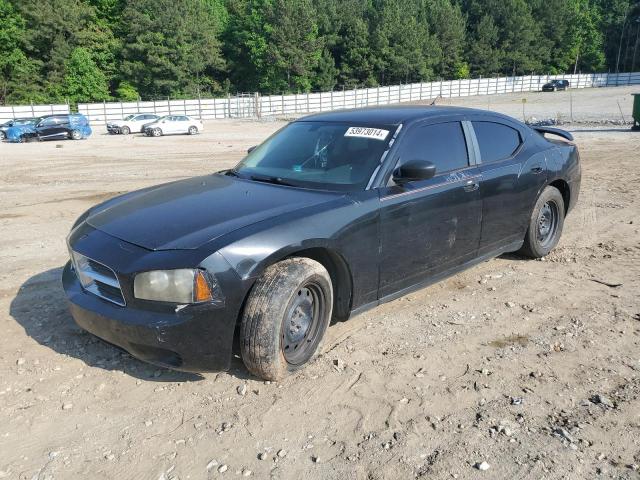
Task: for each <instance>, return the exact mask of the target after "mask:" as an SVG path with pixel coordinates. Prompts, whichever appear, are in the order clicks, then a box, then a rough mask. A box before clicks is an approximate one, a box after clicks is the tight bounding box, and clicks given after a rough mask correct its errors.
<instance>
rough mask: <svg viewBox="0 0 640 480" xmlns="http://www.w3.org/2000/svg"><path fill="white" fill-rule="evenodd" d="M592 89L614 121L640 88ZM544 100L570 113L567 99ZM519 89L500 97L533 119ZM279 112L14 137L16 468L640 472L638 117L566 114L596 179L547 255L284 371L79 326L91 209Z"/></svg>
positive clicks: (222, 150)
mask: <svg viewBox="0 0 640 480" xmlns="http://www.w3.org/2000/svg"><path fill="white" fill-rule="evenodd" d="M574 93H575V95H576V96H578V95H583V94H584V96H585V99H583V100H581V105H582V106H583V108H585V109H587V98H586V97H589V98H590V99H591V100H592V101H593V106H592V107H589V108H591V110H590V111H591V112H593V118H596V117H597V118H598V119H602V118H603V117H602V114H603V113H605V114H606V113H607V112H608V110H606V108H605V107H604V106H605V104H606V105H610V104H611V102H614V104H615V100H616V99H617V98H623V97H622V96H625V95H626V96H628V92H626V89H623V88H620V89H599V90H593V91H580V92H574ZM536 95H537V96H536V97H535V98H536V99H539V98H540V99H541V100H539V101H540V102H547V103H546V104H547V107H546V109H547V110H546V111H552V109H553V106H554V102H555V101H556V99H560V98H562V97H561V96H562V95H563V93H558V94H545V95H544V97H543V96H542V94H536ZM607 96H608V97H609V100H606V101H605V100H604V97H607ZM532 98H533V97H532ZM625 98H626V97H625ZM591 100H589V101H591ZM467 101H468V103H471V104H473V103H474V102H476V101H477V102H480V101H481V99H467ZM515 101H516V100H515V97H514V98H513V99H509V98H507V97H500V98H499V97H492V106H493V107H494V108H502V109H503V110H504V111H506V112H507V113H509V112H511V113H512V114H514V115H516V116H517V108H518V106H519V107H520V108H521V107H522V105H521V104H520V105H512V103H513V102H515ZM536 101H538V100H536ZM461 103H464V102H461ZM531 103H533V101H531ZM499 104H503V106H497V105H499ZM527 105H529V103H528V104H527ZM477 106H481V105H477ZM623 108H626V107H623ZM510 109H515V111H512V110H510ZM585 111H586V110H585ZM613 111H615V109H614V110H613ZM628 111H630V109H629V108H627V109H626V110H625V114H626V113H627V112H628ZM597 112H600V113H601V115H600V116H597V115H596V113H597ZM586 113H588V114H589V115H591V114H590V113H589V112H588V111H587V112H586ZM281 125H282V123H279V122H270V123H269V122H244V121H242V122H241V121H219V122H215V123H213V122H210V123H208V124H207V125H206V126H207V131H206V132H205V133H203V134H201V135H199V136H197V137H171V138H170V137H165V138H159V139H154V138H143V137H138V136H129V137H110V136H107V135H103V134H100V132H98V134H96V135H95V136H94V137H92V138H91V139H89V140H87V141H81V142H59V143H58V142H49V143H41V144H26V145H10V144H0V164H1V165H2V171H1V172H0V192H1V195H0V232H1V234H0V262H1V263H2V265H3V268H2V270H0V281H1V286H0V331H1V332H2V342H1V343H0V479H4V478H10V479H27V480H28V479H54V478H55V479H77V478H91V479H112V478H124V479H129V478H131V479H134V478H135V479H150V480H169V479H178V478H179V479H212V478H225V477H227V478H238V477H242V476H243V475H244V476H247V477H254V478H277V479H299V478H310V479H344V478H353V479H372V480H373V479H383V478H393V479H395V478H403V479H404V478H418V477H427V478H459V479H475V478H531V479H534V478H558V479H559V478H570V479H584V478H623V479H627V478H628V479H637V478H640V473H639V471H638V468H639V467H638V466H639V465H640V297H639V296H638V290H639V288H640V226H639V225H640V218H639V217H640V215H639V213H640V195H639V194H638V187H637V186H638V184H639V183H640V168H639V167H638V161H639V160H640V156H639V155H638V151H639V150H640V133H632V132H630V131H629V130H628V129H626V128H624V129H622V128H617V127H616V128H612V127H610V128H593V127H580V128H572V127H569V128H571V129H572V131H573V132H574V134H575V136H576V142H577V143H578V145H579V147H580V149H581V153H582V162H583V185H582V192H581V194H580V201H579V204H578V206H577V208H576V210H575V211H574V212H572V214H571V215H570V216H569V217H568V219H567V222H566V224H565V232H564V236H563V239H562V241H561V243H560V245H559V247H558V248H557V249H556V251H555V252H553V253H552V254H551V255H550V256H549V257H548V258H546V259H545V260H544V261H528V260H523V259H521V258H518V257H516V256H513V255H508V256H503V257H500V258H498V259H495V260H491V261H489V262H485V263H483V264H481V265H479V266H477V267H475V268H473V269H471V270H468V271H466V272H464V273H461V274H459V275H456V276H454V277H452V278H450V279H448V280H446V281H444V282H440V283H438V284H436V285H434V286H432V287H429V288H426V289H423V290H420V291H418V292H416V293H413V294H411V295H409V296H407V297H404V298H401V299H399V300H396V301H394V302H392V303H388V304H386V305H383V306H381V307H379V308H376V309H374V310H371V311H369V312H367V313H365V314H362V315H359V316H357V317H355V318H352V319H351V320H349V321H347V322H344V323H339V324H336V325H333V326H331V327H330V328H329V330H328V339H327V341H326V342H325V347H324V350H323V352H322V354H321V355H320V356H319V357H318V358H317V359H316V360H315V361H314V362H313V363H312V364H311V365H310V366H309V367H308V368H306V369H305V370H303V371H302V372H300V373H298V374H296V375H294V376H292V377H290V378H288V379H286V380H285V381H283V382H281V383H277V384H276V383H268V382H267V383H265V382H262V381H258V380H256V379H254V378H251V377H250V376H249V375H248V374H247V372H246V370H245V369H244V368H243V366H242V363H241V362H240V360H238V359H236V360H235V361H234V363H233V366H232V369H231V371H229V372H225V373H219V374H215V373H214V374H205V375H202V376H198V375H187V374H181V373H176V372H172V371H168V370H162V369H157V368H155V367H152V366H149V365H146V364H144V363H142V362H139V361H137V360H135V359H133V358H131V357H130V356H129V355H127V354H126V353H122V352H120V351H119V350H116V349H114V348H113V347H111V346H109V345H106V344H104V343H102V342H100V341H99V340H97V339H96V338H94V337H92V336H91V335H89V334H86V333H84V332H82V331H81V330H80V329H79V328H77V327H76V326H75V325H74V323H73V321H72V319H71V317H70V315H69V313H68V311H67V308H66V305H65V300H64V295H63V293H62V290H61V287H60V281H59V277H60V272H61V265H62V264H63V263H64V262H65V261H66V258H67V253H66V248H65V241H64V240H65V237H66V234H67V233H68V230H69V228H70V226H71V224H72V222H73V220H74V219H75V218H76V217H77V216H78V215H79V214H80V213H82V211H84V210H85V209H86V208H88V207H90V206H91V205H93V204H95V203H97V202H99V201H100V200H102V199H105V198H108V197H110V196H113V195H116V194H118V193H120V192H124V191H129V190H132V189H136V188H142V187H145V186H149V185H153V184H157V183H160V182H164V181H169V180H174V179H178V178H184V177H189V176H193V175H198V174H202V173H206V172H210V171H213V170H218V169H221V168H224V167H228V166H230V165H233V164H234V163H235V162H236V161H237V160H238V159H239V158H240V157H241V156H242V152H243V151H244V150H245V149H246V148H247V147H249V146H251V145H254V144H256V143H258V142H259V141H260V140H261V139H264V138H265V137H266V136H267V135H268V134H270V133H271V132H273V131H274V130H275V129H277V128H279V127H280V126H281Z"/></svg>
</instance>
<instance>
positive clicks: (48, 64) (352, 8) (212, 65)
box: [0, 0, 640, 104]
mask: <svg viewBox="0 0 640 480" xmlns="http://www.w3.org/2000/svg"><path fill="white" fill-rule="evenodd" d="M639 33H640V8H639V3H638V2H635V1H632V0H528V1H527V0H46V1H42V0H0V104H1V103H6V104H17V103H25V102H34V103H42V102H45V103H48V102H61V101H62V102H63V101H69V102H72V103H73V102H81V101H103V100H112V99H119V100H137V99H138V98H142V99H158V98H167V97H171V98H190V97H197V96H198V95H200V96H214V95H223V94H226V93H229V92H238V91H244V92H254V91H259V92H262V93H281V92H307V91H318V90H320V91H327V90H332V89H335V88H354V87H362V86H376V85H389V84H398V83H408V82H416V81H429V80H437V79H444V80H448V79H458V78H469V77H478V76H484V77H487V76H495V75H523V74H530V73H534V72H535V73H538V74H546V73H548V74H556V73H573V72H580V71H584V72H594V71H607V70H608V71H617V70H619V71H629V70H632V69H636V68H638V67H640V53H638V49H639V48H638V47H639V38H638V37H639Z"/></svg>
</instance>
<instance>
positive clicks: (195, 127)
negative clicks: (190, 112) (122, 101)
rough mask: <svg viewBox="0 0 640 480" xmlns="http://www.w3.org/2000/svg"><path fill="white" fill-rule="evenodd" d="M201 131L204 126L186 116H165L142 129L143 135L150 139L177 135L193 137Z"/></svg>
mask: <svg viewBox="0 0 640 480" xmlns="http://www.w3.org/2000/svg"><path fill="white" fill-rule="evenodd" d="M203 130H204V125H202V122H201V121H200V120H198V119H195V118H193V117H188V116H186V115H167V116H164V117H161V118H159V119H158V120H156V121H155V122H153V123H150V124H148V125H145V127H144V133H145V134H146V135H148V136H150V137H160V136H162V135H174V134H179V133H188V134H189V135H195V134H197V133H200V132H201V131H203Z"/></svg>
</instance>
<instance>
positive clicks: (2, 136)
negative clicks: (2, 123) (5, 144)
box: [0, 130, 7, 141]
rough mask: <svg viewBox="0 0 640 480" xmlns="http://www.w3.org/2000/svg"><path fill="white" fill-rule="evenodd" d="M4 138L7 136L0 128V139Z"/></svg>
mask: <svg viewBox="0 0 640 480" xmlns="http://www.w3.org/2000/svg"><path fill="white" fill-rule="evenodd" d="M5 138H7V136H6V135H5V133H4V132H3V131H2V130H0V141H2V140H4V139H5Z"/></svg>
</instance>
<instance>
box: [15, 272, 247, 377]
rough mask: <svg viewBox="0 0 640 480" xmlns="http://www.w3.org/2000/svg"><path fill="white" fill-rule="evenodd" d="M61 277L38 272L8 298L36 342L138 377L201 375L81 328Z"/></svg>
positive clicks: (100, 365) (23, 326) (106, 368)
mask: <svg viewBox="0 0 640 480" xmlns="http://www.w3.org/2000/svg"><path fill="white" fill-rule="evenodd" d="M61 277H62V268H54V269H52V270H48V271H46V272H42V273H38V274H37V275H34V276H33V277H31V278H29V279H28V280H27V281H26V282H24V283H23V284H22V286H21V287H20V289H19V290H18V293H17V294H16V296H15V298H14V299H13V300H12V302H11V306H10V309H9V313H10V314H11V316H12V317H13V318H14V319H15V320H16V321H17V322H18V323H19V324H20V325H21V326H22V328H24V330H25V332H26V334H27V335H29V336H30V337H31V338H33V339H34V340H35V341H36V342H38V343H39V344H41V345H44V346H45V347H48V348H50V349H52V350H53V351H55V352H57V353H59V354H60V355H66V356H69V357H74V358H78V359H80V360H82V361H83V362H84V363H86V364H87V365H88V366H90V367H96V368H102V369H105V370H114V371H122V372H124V373H125V374H127V375H131V376H132V377H136V378H139V379H141V380H148V381H154V382H190V381H198V380H203V379H204V377H203V376H202V375H199V374H195V373H185V372H178V371H174V370H169V369H165V368H161V367H156V366H153V365H150V364H147V363H145V362H142V361H140V360H138V359H136V358H134V357H132V356H131V355H129V354H128V353H127V352H125V351H124V350H121V349H119V348H118V347H115V346H113V345H111V344H108V343H106V342H103V341H102V340H100V339H99V338H97V337H95V336H94V335H91V334H89V333H87V332H85V331H84V330H82V329H81V328H80V327H78V326H77V325H76V323H75V322H74V321H73V318H72V317H71V314H70V313H69V309H68V307H67V300H66V297H65V295H64V291H63V290H62V282H61ZM235 363H236V362H234V367H235ZM234 370H237V369H236V368H234ZM230 373H232V372H230ZM245 375H246V371H245ZM238 376H242V372H238Z"/></svg>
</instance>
